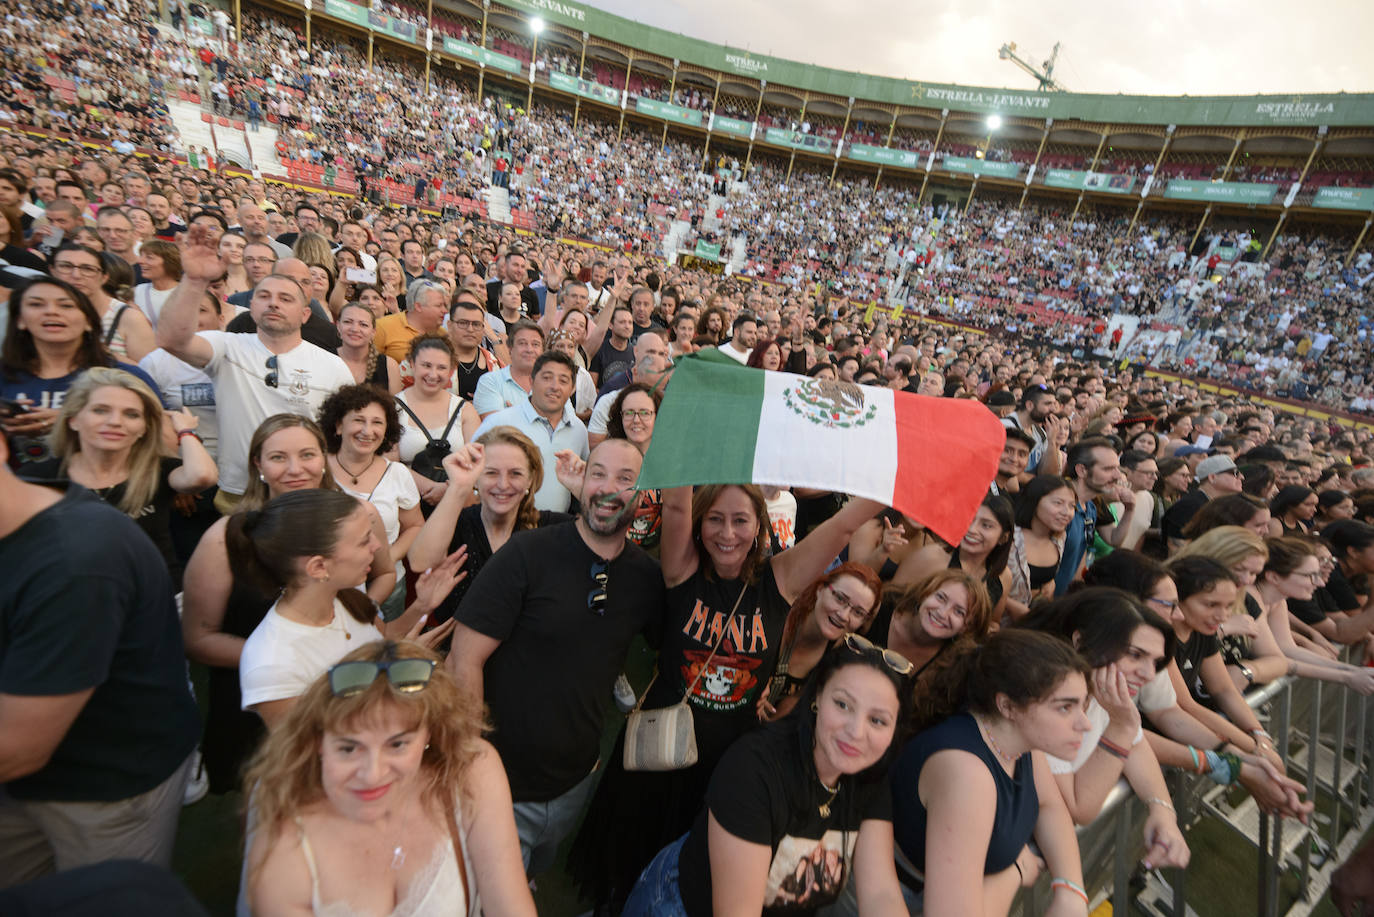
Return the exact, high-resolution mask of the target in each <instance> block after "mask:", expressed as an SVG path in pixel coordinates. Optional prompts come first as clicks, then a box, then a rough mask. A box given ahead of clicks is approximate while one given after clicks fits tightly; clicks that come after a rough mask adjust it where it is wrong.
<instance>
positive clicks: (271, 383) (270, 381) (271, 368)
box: [262, 353, 277, 388]
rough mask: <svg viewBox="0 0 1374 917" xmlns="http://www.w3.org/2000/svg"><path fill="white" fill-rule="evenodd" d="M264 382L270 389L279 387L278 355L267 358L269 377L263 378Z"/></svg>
mask: <svg viewBox="0 0 1374 917" xmlns="http://www.w3.org/2000/svg"><path fill="white" fill-rule="evenodd" d="M262 381H263V382H266V383H267V387H268V388H276V387H277V355H276V354H275V353H274V354H272V356H270V357H268V358H267V375H266V376H264V377H263V379H262Z"/></svg>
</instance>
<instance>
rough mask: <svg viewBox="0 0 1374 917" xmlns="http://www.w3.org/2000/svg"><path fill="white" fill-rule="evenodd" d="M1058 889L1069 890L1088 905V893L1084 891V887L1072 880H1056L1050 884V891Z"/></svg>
mask: <svg viewBox="0 0 1374 917" xmlns="http://www.w3.org/2000/svg"><path fill="white" fill-rule="evenodd" d="M1056 888H1067V889H1068V890H1069V891H1071V892H1073V893H1074V894H1075V895H1077V896H1078V897H1080V898H1082V899H1083V903H1084V904H1087V903H1088V893H1087V892H1086V891H1084V890H1083V886H1081V885H1079V884H1078V883H1077V882H1074V881H1073V880H1072V879H1055V880H1054V881H1052V882H1051V883H1050V890H1051V891H1053V890H1054V889H1056Z"/></svg>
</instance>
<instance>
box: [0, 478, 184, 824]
mask: <svg viewBox="0 0 1374 917" xmlns="http://www.w3.org/2000/svg"><path fill="white" fill-rule="evenodd" d="M0 570H3V571H4V575H3V576H0V693H5V694H15V695H21V696H25V697H51V696H56V695H61V694H73V693H76V692H78V691H85V690H87V689H91V688H94V693H92V694H91V697H90V699H89V700H88V701H87V702H86V705H85V707H83V708H82V710H81V712H80V713H79V714H77V717H76V719H75V720H74V721H73V722H72V725H71V728H70V729H68V730H67V734H66V736H64V737H63V739H62V741H61V742H60V743H58V746H57V748H56V750H55V751H54V752H53V755H52V757H51V758H50V759H49V760H48V763H47V764H45V765H44V766H43V767H42V768H41V769H40V770H39V771H37V772H36V773H34V774H30V775H29V776H27V777H21V778H19V779H18V780H13V781H10V782H9V783H8V784H6V785H5V790H6V791H7V792H8V793H9V794H10V795H11V796H13V797H15V798H16V799H28V800H44V801H80V802H111V801H115V800H120V799H128V798H130V797H132V796H137V795H139V794H140V793H146V792H147V791H148V790H151V789H152V788H153V787H155V786H157V785H158V784H160V783H162V781H164V780H166V779H167V778H168V777H170V776H171V775H172V772H173V771H175V770H176V769H177V768H178V767H179V766H180V765H181V763H182V762H183V761H185V760H186V756H187V755H189V754H190V753H191V750H192V749H193V748H195V745H196V740H197V739H198V738H199V737H200V714H199V712H198V711H197V709H196V703H195V700H194V699H192V697H191V693H190V691H189V690H188V689H187V685H186V657H185V652H184V650H183V648H182V643H181V622H180V621H179V620H178V618H177V611H176V603H175V601H174V600H173V597H172V584H171V580H170V579H169V577H168V574H167V566H166V564H164V563H163V561H162V557H161V556H160V555H159V554H158V552H157V548H155V547H154V546H153V545H152V543H151V542H150V541H149V540H148V539H147V538H146V537H145V536H144V535H143V534H142V533H141V532H139V531H138V527H137V526H136V525H135V524H134V522H133V520H132V519H130V518H128V517H127V516H125V515H124V514H123V513H121V512H120V511H119V510H117V509H115V508H114V507H111V506H107V505H106V504H104V503H103V502H101V501H100V500H97V499H96V498H95V497H94V496H93V495H92V494H91V493H90V492H89V491H87V490H86V489H85V488H82V487H79V486H77V485H75V484H73V485H70V486H68V488H67V492H66V494H65V495H64V496H63V498H62V499H61V500H60V501H59V502H57V503H55V504H53V505H52V506H50V507H49V508H47V509H45V510H43V511H42V512H40V513H38V514H37V515H35V516H34V517H33V518H31V519H29V520H28V521H27V522H25V523H24V524H23V525H22V526H20V527H19V528H18V529H17V530H16V531H14V532H13V533H11V534H10V535H8V536H6V537H4V538H0Z"/></svg>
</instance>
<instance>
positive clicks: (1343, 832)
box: [1012, 652, 1374, 917]
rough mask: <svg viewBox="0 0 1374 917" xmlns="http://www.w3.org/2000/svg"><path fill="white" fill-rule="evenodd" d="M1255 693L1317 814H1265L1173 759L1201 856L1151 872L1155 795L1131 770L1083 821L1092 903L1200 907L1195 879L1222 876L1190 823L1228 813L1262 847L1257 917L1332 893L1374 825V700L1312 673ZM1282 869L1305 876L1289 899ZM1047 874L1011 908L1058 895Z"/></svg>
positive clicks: (1035, 908)
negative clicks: (1338, 871) (1149, 798)
mask: <svg viewBox="0 0 1374 917" xmlns="http://www.w3.org/2000/svg"><path fill="white" fill-rule="evenodd" d="M1346 656H1347V658H1348V656H1349V653H1348V652H1347V654H1346ZM1246 701H1247V702H1248V703H1249V705H1250V707H1251V708H1252V709H1253V710H1255V711H1256V714H1257V715H1258V716H1259V717H1260V719H1261V721H1262V722H1266V723H1267V728H1268V730H1269V732H1270V734H1271V735H1272V736H1273V737H1274V744H1275V747H1276V748H1277V749H1278V751H1279V753H1280V756H1281V757H1282V758H1283V761H1284V764H1285V767H1286V768H1287V772H1288V775H1289V776H1290V777H1293V778H1294V779H1296V780H1299V781H1301V782H1304V783H1305V784H1306V787H1307V794H1306V797H1305V798H1307V799H1309V800H1313V801H1315V802H1316V804H1317V808H1316V811H1314V812H1313V813H1312V815H1311V816H1310V818H1309V824H1308V825H1307V826H1303V825H1301V824H1299V823H1298V822H1297V821H1294V820H1292V819H1284V818H1281V817H1278V816H1271V815H1265V814H1263V813H1262V812H1260V811H1259V807H1258V806H1257V805H1256V803H1255V801H1254V800H1253V799H1251V798H1250V796H1249V794H1248V793H1245V792H1244V790H1243V788H1240V787H1239V785H1237V787H1234V788H1231V787H1221V786H1217V785H1216V784H1214V783H1212V782H1211V781H1210V780H1208V779H1207V778H1206V777H1199V776H1197V775H1196V774H1188V773H1184V772H1182V771H1177V770H1172V769H1166V770H1165V776H1166V778H1167V781H1168V784H1169V791H1170V795H1171V797H1172V799H1173V803H1174V807H1175V809H1176V810H1177V813H1178V823H1179V826H1180V827H1181V828H1182V829H1183V830H1184V832H1185V835H1186V836H1188V841H1189V846H1190V848H1191V849H1192V862H1191V864H1190V866H1189V869H1188V870H1178V869H1170V870H1159V869H1156V870H1152V871H1151V872H1149V873H1148V874H1146V873H1145V871H1144V868H1143V867H1142V866H1141V865H1140V857H1141V856H1142V854H1143V853H1144V842H1143V838H1142V836H1141V831H1142V830H1143V828H1144V824H1145V818H1146V815H1147V812H1146V806H1145V805H1144V803H1142V802H1141V801H1140V800H1138V799H1137V798H1136V797H1135V794H1134V792H1133V791H1132V790H1131V788H1130V786H1129V785H1128V784H1127V783H1126V781H1125V780H1124V779H1123V780H1121V781H1120V782H1118V784H1117V785H1116V787H1114V788H1113V790H1112V792H1111V793H1110V794H1109V795H1108V797H1107V801H1106V803H1104V805H1103V807H1102V812H1101V814H1100V815H1098V817H1097V818H1096V819H1095V820H1094V821H1093V822H1092V824H1090V825H1085V826H1083V827H1080V828H1079V829H1078V845H1079V851H1080V854H1081V856H1082V861H1083V879H1084V887H1085V888H1086V889H1087V891H1088V896H1089V901H1090V902H1091V906H1090V908H1089V910H1090V912H1091V913H1094V914H1098V913H1109V912H1108V911H1107V909H1106V907H1105V906H1104V903H1105V902H1110V905H1111V910H1110V913H1112V914H1114V915H1117V917H1127V915H1130V914H1132V913H1143V914H1157V915H1172V917H1185V915H1191V914H1196V913H1202V912H1199V911H1196V910H1195V909H1194V908H1193V907H1190V906H1189V895H1188V890H1189V881H1190V879H1191V880H1193V881H1198V880H1199V878H1201V877H1206V878H1212V876H1208V875H1207V872H1208V864H1207V862H1206V856H1207V850H1205V849H1199V847H1198V845H1196V844H1195V843H1194V837H1193V832H1192V829H1193V828H1194V827H1195V826H1196V825H1197V824H1198V823H1199V822H1201V821H1202V820H1204V819H1212V820H1216V821H1218V822H1220V823H1222V824H1224V825H1225V826H1226V828H1227V833H1228V835H1229V836H1231V837H1232V838H1234V839H1235V840H1236V841H1238V842H1239V841H1240V840H1242V839H1243V840H1244V841H1246V842H1248V843H1249V844H1250V845H1251V847H1252V848H1253V849H1254V852H1255V863H1256V872H1255V875H1254V877H1253V880H1254V883H1255V889H1256V894H1257V901H1258V907H1257V909H1256V911H1255V913H1256V914H1257V915H1258V917H1279V915H1280V914H1283V915H1284V917H1305V915H1307V914H1308V913H1310V912H1311V911H1312V910H1313V908H1315V907H1316V905H1317V904H1318V902H1320V901H1321V900H1322V898H1323V897H1324V896H1325V895H1326V890H1327V887H1328V885H1329V884H1330V879H1331V872H1332V871H1333V870H1334V869H1335V868H1336V867H1337V866H1339V865H1340V864H1341V863H1342V862H1344V860H1345V859H1346V857H1348V856H1349V855H1350V854H1351V853H1352V852H1353V851H1354V850H1355V848H1356V847H1357V846H1358V845H1359V842H1360V840H1361V838H1362V837H1363V835H1364V834H1365V832H1366V831H1368V830H1369V829H1370V827H1371V826H1374V723H1371V721H1370V720H1371V716H1374V703H1371V702H1370V701H1371V699H1370V698H1367V697H1362V696H1359V695H1357V694H1356V693H1355V692H1353V691H1352V690H1350V689H1349V688H1346V687H1344V686H1342V685H1336V684H1333V683H1331V682H1323V681H1317V680H1315V679H1307V678H1281V679H1279V680H1277V681H1274V682H1272V683H1270V684H1268V685H1265V686H1264V687H1262V688H1260V689H1258V690H1256V691H1252V692H1251V693H1249V694H1248V695H1247V696H1246ZM1284 874H1290V875H1291V876H1293V877H1294V878H1295V879H1296V885H1297V895H1296V899H1295V900H1293V901H1292V902H1291V903H1290V904H1289V905H1288V906H1287V907H1284V903H1285V899H1286V898H1287V897H1291V891H1289V892H1283V891H1281V885H1280V879H1281V878H1282V877H1283V875H1284ZM1216 878H1218V879H1229V878H1230V877H1229V876H1220V875H1218V876H1216ZM1049 882H1050V876H1048V875H1044V876H1042V877H1041V878H1040V880H1039V882H1037V883H1036V885H1035V887H1034V888H1030V889H1026V890H1024V891H1023V892H1022V893H1021V894H1020V895H1018V896H1017V899H1016V903H1015V905H1014V906H1013V908H1012V914H1013V915H1035V914H1040V913H1042V912H1043V911H1044V909H1045V907H1046V906H1047V904H1048V903H1049V898H1050V892H1049ZM1099 908H1100V909H1101V910H1099ZM1230 913H1240V909H1239V908H1237V909H1235V910H1232V911H1230Z"/></svg>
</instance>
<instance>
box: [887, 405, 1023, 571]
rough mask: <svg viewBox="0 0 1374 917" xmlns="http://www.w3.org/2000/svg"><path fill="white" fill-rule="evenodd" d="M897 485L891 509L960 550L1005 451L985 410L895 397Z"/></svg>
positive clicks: (1001, 431)
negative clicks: (958, 546) (896, 510)
mask: <svg viewBox="0 0 1374 917" xmlns="http://www.w3.org/2000/svg"><path fill="white" fill-rule="evenodd" d="M893 407H894V409H895V411H896V420H897V479H896V483H895V484H894V485H893V489H892V503H891V505H892V506H893V508H895V509H898V510H901V511H902V512H904V513H906V514H907V515H908V516H910V517H911V518H912V519H915V520H916V521H917V522H919V523H921V524H922V525H924V526H925V527H926V528H928V529H930V530H931V531H932V532H934V533H935V534H936V535H939V536H940V537H941V538H943V539H944V540H945V541H946V542H948V543H950V544H958V543H959V540H960V539H962V538H963V537H964V533H965V532H967V531H968V527H969V523H971V522H972V521H973V517H974V515H975V514H977V512H978V505H979V504H980V503H982V502H983V497H984V496H986V495H987V492H988V485H990V484H991V483H992V479H993V477H995V476H996V474H997V463H998V460H999V459H1000V458H1001V455H1002V449H1003V447H1004V446H1005V445H1006V440H1007V433H1006V430H1005V428H1003V426H1002V423H1001V421H999V420H998V419H997V418H996V416H994V415H993V413H992V412H991V411H989V410H988V409H987V408H986V407H985V406H984V405H983V404H981V403H979V402H977V401H974V400H972V399H964V398H958V399H956V398H930V397H927V396H925V395H912V394H910V393H908V392H896V393H895V395H894V397H893Z"/></svg>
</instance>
